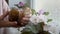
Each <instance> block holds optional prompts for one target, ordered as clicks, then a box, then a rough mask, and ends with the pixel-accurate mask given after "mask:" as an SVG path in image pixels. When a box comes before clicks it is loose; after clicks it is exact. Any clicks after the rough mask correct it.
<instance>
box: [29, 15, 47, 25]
mask: <svg viewBox="0 0 60 34" xmlns="http://www.w3.org/2000/svg"><path fill="white" fill-rule="evenodd" d="M30 21H31V22H32V23H34V24H38V23H40V22H45V23H46V21H45V17H44V16H43V15H37V16H36V15H32V16H31V18H30Z"/></svg>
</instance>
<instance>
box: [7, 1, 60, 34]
mask: <svg viewBox="0 0 60 34" xmlns="http://www.w3.org/2000/svg"><path fill="white" fill-rule="evenodd" d="M7 1H8V2H7V3H8V4H9V7H10V8H12V7H14V4H17V3H19V2H20V1H22V2H24V3H28V4H29V6H30V7H31V8H33V9H35V10H36V11H39V10H40V9H43V10H44V11H48V12H49V13H50V14H49V16H48V17H47V18H52V19H53V21H52V25H54V26H55V25H56V26H57V27H58V28H59V27H60V0H7ZM10 29H11V30H9V31H12V30H13V32H8V34H12V33H13V34H19V33H17V31H16V30H15V29H14V28H10Z"/></svg>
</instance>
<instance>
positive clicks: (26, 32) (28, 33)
mask: <svg viewBox="0 0 60 34" xmlns="http://www.w3.org/2000/svg"><path fill="white" fill-rule="evenodd" d="M21 34H33V33H32V32H30V31H25V32H22V33H21Z"/></svg>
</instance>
